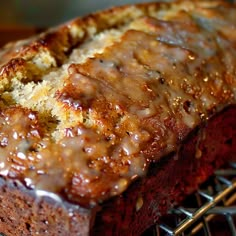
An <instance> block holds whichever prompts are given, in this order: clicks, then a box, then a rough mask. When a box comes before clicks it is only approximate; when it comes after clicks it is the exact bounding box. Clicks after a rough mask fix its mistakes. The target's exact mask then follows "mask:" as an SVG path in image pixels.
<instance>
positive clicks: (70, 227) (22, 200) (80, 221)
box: [0, 177, 95, 236]
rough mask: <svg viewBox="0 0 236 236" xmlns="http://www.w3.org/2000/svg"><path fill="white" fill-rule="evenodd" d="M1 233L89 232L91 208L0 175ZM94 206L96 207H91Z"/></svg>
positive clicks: (62, 233) (91, 219)
mask: <svg viewBox="0 0 236 236" xmlns="http://www.w3.org/2000/svg"><path fill="white" fill-rule="evenodd" d="M0 193H1V194H0V206H1V207H0V233H1V235H6V236H11V235H18V236H20V235H22V236H27V235H55V236H56V235H88V234H89V231H90V225H92V224H93V223H92V222H93V220H94V219H93V216H94V214H93V215H92V211H90V210H88V209H83V208H80V207H79V206H78V205H77V206H76V205H73V204H70V203H68V202H66V201H62V200H61V199H59V198H58V197H56V198H54V196H52V195H51V196H50V195H49V196H47V195H44V196H43V195H42V193H41V194H40V193H39V192H38V193H36V192H35V191H34V190H30V189H27V188H25V187H24V186H23V185H22V183H20V182H18V181H16V180H10V179H8V180H6V179H3V178H2V177H1V178H0ZM94 210H95V209H94Z"/></svg>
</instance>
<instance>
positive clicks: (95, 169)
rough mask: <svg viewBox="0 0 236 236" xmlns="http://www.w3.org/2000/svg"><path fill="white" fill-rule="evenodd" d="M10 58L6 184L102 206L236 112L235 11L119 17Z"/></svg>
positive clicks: (130, 12) (219, 6) (17, 49)
mask: <svg viewBox="0 0 236 236" xmlns="http://www.w3.org/2000/svg"><path fill="white" fill-rule="evenodd" d="M0 55H1V61H0V63H1V64H2V66H1V69H0V79H1V83H0V89H1V100H0V101H1V102H0V106H1V114H0V174H1V175H2V176H6V177H8V178H13V179H14V178H17V179H21V180H22V181H23V182H24V183H25V184H26V185H27V186H28V187H29V188H35V189H36V190H45V191H49V192H53V193H57V194H59V195H61V196H63V197H64V198H66V199H68V200H70V201H73V202H77V203H79V204H81V205H84V206H88V205H94V204H96V203H98V202H102V201H103V200H106V199H108V198H110V197H112V196H115V195H118V194H120V193H122V192H123V191H125V190H126V189H127V187H128V186H129V184H130V183H131V182H132V181H134V180H135V179H137V178H139V177H142V176H144V175H145V173H146V171H147V169H148V166H149V164H150V163H151V162H153V161H158V160H159V159H160V158H162V157H163V156H165V155H167V154H169V153H171V152H176V151H177V149H178V148H179V145H180V144H181V141H183V140H184V138H185V137H186V136H187V135H188V133H189V132H190V131H191V130H193V129H194V128H195V127H196V126H198V125H199V124H201V123H204V122H205V121H207V120H208V119H209V117H211V116H212V115H214V114H215V113H217V112H218V111H220V110H221V109H222V108H224V107H225V106H227V105H230V104H235V96H236V82H235V58H236V57H235V55H236V8H235V7H234V6H231V5H227V4H225V3H223V2H218V1H213V2H204V1H196V2H195V1H194V2H189V1H179V2H176V3H162V4H160V3H150V4H140V5H135V6H125V7H119V8H114V9H111V10H108V11H104V12H100V13H95V14H94V15H90V16H87V17H85V18H79V19H76V20H74V21H72V22H70V23H68V24H66V25H63V26H61V27H59V28H55V29H52V30H50V31H49V32H46V33H45V34H43V35H40V36H37V37H35V38H32V39H29V40H26V41H21V42H17V43H14V44H9V45H7V46H6V47H5V48H4V49H3V50H2V52H0Z"/></svg>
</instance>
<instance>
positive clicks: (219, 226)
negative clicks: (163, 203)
mask: <svg viewBox="0 0 236 236" xmlns="http://www.w3.org/2000/svg"><path fill="white" fill-rule="evenodd" d="M235 203H236V162H234V163H230V164H229V166H228V167H227V168H224V169H220V170H217V171H216V172H215V175H214V176H212V177H211V178H210V179H209V180H208V181H207V182H206V183H205V184H203V185H202V186H201V187H200V189H199V190H198V191H197V192H196V193H195V194H194V195H193V196H190V197H189V199H186V202H184V203H183V205H182V206H180V207H178V208H174V209H171V210H170V212H169V214H168V216H167V217H166V218H165V219H162V221H161V222H160V223H159V225H156V226H155V227H153V228H152V233H153V235H155V236H162V235H165V236H166V235H175V236H179V235H181V236H185V235H206V236H211V235H231V236H236V204H235ZM222 230H224V231H222Z"/></svg>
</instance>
